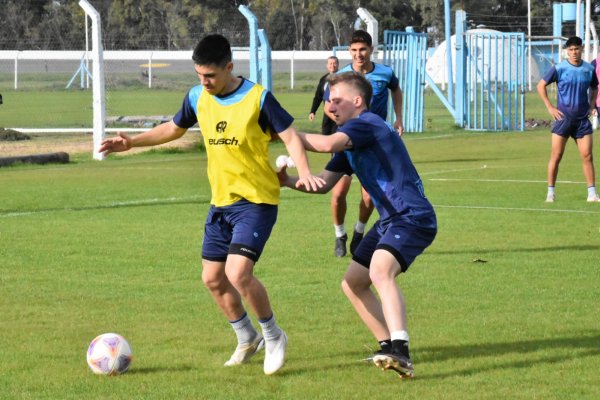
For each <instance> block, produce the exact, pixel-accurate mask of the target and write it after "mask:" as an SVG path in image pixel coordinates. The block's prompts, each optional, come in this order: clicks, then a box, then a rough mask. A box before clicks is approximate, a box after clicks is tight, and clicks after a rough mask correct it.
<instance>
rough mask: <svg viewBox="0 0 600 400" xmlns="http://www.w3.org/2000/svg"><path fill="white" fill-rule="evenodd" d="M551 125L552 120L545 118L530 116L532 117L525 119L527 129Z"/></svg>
mask: <svg viewBox="0 0 600 400" xmlns="http://www.w3.org/2000/svg"><path fill="white" fill-rule="evenodd" d="M550 125H552V121H549V120H545V119H534V118H530V119H526V120H525V128H526V129H533V128H540V127H545V128H549V127H550Z"/></svg>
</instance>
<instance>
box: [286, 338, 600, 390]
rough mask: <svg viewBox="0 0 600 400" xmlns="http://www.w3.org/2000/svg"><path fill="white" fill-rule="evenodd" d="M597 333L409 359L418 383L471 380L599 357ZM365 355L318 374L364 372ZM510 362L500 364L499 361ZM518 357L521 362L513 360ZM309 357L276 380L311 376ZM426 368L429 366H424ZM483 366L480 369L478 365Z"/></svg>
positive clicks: (431, 351)
mask: <svg viewBox="0 0 600 400" xmlns="http://www.w3.org/2000/svg"><path fill="white" fill-rule="evenodd" d="M598 343H600V332H596V331H594V332H589V333H582V334H581V335H579V336H572V337H562V338H548V339H531V340H520V341H513V342H497V343H481V344H459V345H449V346H431V347H422V348H419V347H415V348H414V349H413V350H411V356H412V357H411V358H412V359H413V361H414V362H415V367H416V370H417V377H418V378H420V380H421V379H444V378H451V377H456V376H471V375H476V374H480V373H486V372H488V371H495V370H505V369H506V370H514V369H527V368H532V367H535V366H537V365H540V364H557V365H559V364H561V363H565V362H568V361H570V360H575V359H580V358H583V357H595V356H600V346H599V345H598ZM368 354H369V352H368V351H365V352H356V351H347V352H344V353H336V354H335V355H333V354H329V355H324V356H323V358H324V360H319V368H318V369H319V370H320V371H334V370H348V369H349V368H352V369H353V368H363V367H364V368H368V367H372V366H373V364H372V363H370V362H366V361H364V360H362V359H361V358H364V357H365V356H366V355H368ZM504 357H506V358H510V360H506V361H505V360H504V359H503V358H504ZM515 357H520V358H522V360H514V358H515ZM477 358H481V359H484V358H489V359H491V361H489V362H487V363H484V364H483V363H482V362H481V361H477V362H475V361H474V362H473V363H472V364H473V365H472V366H469V360H475V359H477ZM322 361H324V362H322ZM445 361H454V362H455V363H456V364H458V365H461V366H459V367H456V368H454V367H453V368H445V369H444V370H443V371H439V372H437V371H433V367H432V366H431V364H434V363H441V362H445ZM314 362H315V360H314V358H312V357H300V358H296V359H295V360H294V362H290V363H288V364H286V367H285V368H284V369H282V370H281V371H280V372H278V374H277V375H278V376H294V375H303V374H306V373H314V369H313V367H302V366H301V365H302V364H303V363H308V364H311V365H312V364H313V363H314ZM426 364H430V365H429V366H425V365H426ZM482 364H483V365H482Z"/></svg>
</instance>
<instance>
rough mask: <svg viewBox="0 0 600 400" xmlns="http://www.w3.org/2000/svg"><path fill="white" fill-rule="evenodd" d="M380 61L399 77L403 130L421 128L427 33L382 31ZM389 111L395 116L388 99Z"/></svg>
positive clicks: (421, 130)
mask: <svg viewBox="0 0 600 400" xmlns="http://www.w3.org/2000/svg"><path fill="white" fill-rule="evenodd" d="M383 37H384V42H383V43H384V45H383V51H384V53H383V63H384V64H386V65H389V66H390V67H392V69H393V70H394V73H395V74H396V76H397V77H398V80H399V81H400V88H401V89H402V94H403V98H402V100H403V101H402V125H403V126H404V131H405V132H423V109H424V104H423V99H424V97H423V91H424V87H425V61H426V56H427V35H425V34H424V33H415V32H412V31H411V29H410V28H407V32H400V31H388V30H386V31H385V32H384V33H383ZM389 107H390V109H389V110H388V115H389V116H390V118H391V119H392V121H391V122H392V123H394V120H395V118H396V114H395V113H394V112H393V105H392V102H390V105H389Z"/></svg>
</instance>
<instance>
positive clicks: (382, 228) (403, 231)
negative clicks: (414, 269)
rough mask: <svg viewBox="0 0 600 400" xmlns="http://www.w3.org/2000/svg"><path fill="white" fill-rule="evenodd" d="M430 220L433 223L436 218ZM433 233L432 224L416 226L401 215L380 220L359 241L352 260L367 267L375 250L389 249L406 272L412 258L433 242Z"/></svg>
mask: <svg viewBox="0 0 600 400" xmlns="http://www.w3.org/2000/svg"><path fill="white" fill-rule="evenodd" d="M431 222H433V224H432V225H434V226H435V219H433V221H431ZM436 233H437V229H435V228H422V227H420V226H416V225H414V224H413V223H411V222H409V221H407V220H406V219H405V218H403V217H392V218H389V219H388V220H386V221H384V222H382V221H381V220H379V221H377V222H375V225H373V227H372V228H371V229H370V230H369V232H367V234H366V235H365V236H364V237H363V239H362V240H361V241H360V244H359V245H358V247H357V248H356V250H355V251H354V255H353V256H352V260H354V261H356V262H357V263H359V264H360V265H362V266H364V267H366V268H369V266H370V264H371V258H373V253H374V252H375V250H379V249H383V250H387V251H389V252H390V253H392V254H393V255H394V257H395V258H396V260H398V263H400V266H401V267H402V272H406V270H407V269H408V267H410V265H411V264H412V262H413V261H414V260H415V258H417V256H418V255H419V254H421V253H423V251H424V250H425V248H427V246H429V245H430V244H431V243H432V242H433V239H434V238H435V235H436Z"/></svg>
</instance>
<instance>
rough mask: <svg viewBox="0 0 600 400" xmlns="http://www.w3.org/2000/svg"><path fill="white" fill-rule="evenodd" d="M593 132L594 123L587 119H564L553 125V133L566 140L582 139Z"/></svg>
mask: <svg viewBox="0 0 600 400" xmlns="http://www.w3.org/2000/svg"><path fill="white" fill-rule="evenodd" d="M592 132H593V129H592V123H591V122H590V120H589V119H587V118H582V119H571V118H568V117H564V118H563V119H560V120H558V121H554V122H553V123H552V133H554V134H556V135H558V136H562V137H564V138H570V137H572V138H573V139H581V138H582V137H584V136H585V135H590V134H591V133H592Z"/></svg>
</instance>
